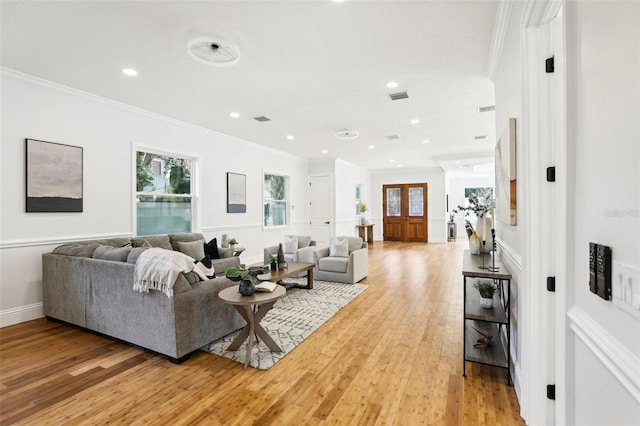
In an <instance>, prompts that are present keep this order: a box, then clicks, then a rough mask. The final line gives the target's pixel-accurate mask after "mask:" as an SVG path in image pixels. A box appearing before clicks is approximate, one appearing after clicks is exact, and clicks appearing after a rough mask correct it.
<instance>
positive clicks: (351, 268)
mask: <svg viewBox="0 0 640 426" xmlns="http://www.w3.org/2000/svg"><path fill="white" fill-rule="evenodd" d="M298 260H299V261H300V262H311V263H315V264H316V267H315V268H314V269H313V277H314V279H317V280H321V281H334V282H339V283H346V284H353V283H357V282H358V281H360V280H362V279H364V278H365V277H366V276H367V275H369V245H368V244H367V243H366V242H363V241H362V238H360V237H348V236H342V237H334V238H333V239H332V240H331V245H330V246H329V247H321V248H317V249H314V250H305V251H303V252H301V253H300V256H299V259H298Z"/></svg>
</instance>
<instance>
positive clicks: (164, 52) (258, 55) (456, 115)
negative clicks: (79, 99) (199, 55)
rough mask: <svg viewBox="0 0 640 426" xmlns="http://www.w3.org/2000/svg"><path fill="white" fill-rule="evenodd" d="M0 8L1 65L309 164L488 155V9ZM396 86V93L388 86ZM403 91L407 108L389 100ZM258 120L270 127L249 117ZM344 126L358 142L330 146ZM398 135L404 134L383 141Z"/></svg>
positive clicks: (325, 4)
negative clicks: (199, 45)
mask: <svg viewBox="0 0 640 426" xmlns="http://www.w3.org/2000/svg"><path fill="white" fill-rule="evenodd" d="M1 8H2V9H1V25H2V29H1V31H2V33H1V36H2V39H1V43H2V46H1V47H2V52H1V54H2V56H1V61H2V66H3V67H6V68H10V69H13V70H17V71H20V72H24V73H27V74H31V75H34V76H37V77H41V78H44V79H46V80H50V81H53V82H56V83H60V84H63V85H67V86H70V87H73V88H77V89H80V90H84V91H87V92H90V93H95V94H97V95H100V96H104V97H106V98H110V99H113V100H116V101H120V102H123V103H126V104H130V105H134V106H137V107H140V108H143V109H146V110H149V111H152V112H155V113H159V114H162V115H166V116H168V117H172V118H176V119H179V120H182V121H185V122H188V123H192V124H195V125H198V126H202V127H205V128H208V129H212V130H216V131H219V132H222V133H226V134H229V135H233V136H236V137H239V138H242V139H246V140H248V141H251V142H254V143H257V144H261V145H265V146H269V147H271V148H274V149H277V150H281V151H286V152H289V153H292V154H294V155H297V156H300V157H304V158H308V159H311V160H313V159H322V158H341V159H343V160H346V161H348V162H351V163H354V164H358V165H360V166H363V167H366V168H368V169H370V170H381V169H390V168H397V167H398V165H399V164H401V165H402V166H403V167H404V168H410V169H414V168H430V167H438V166H440V167H443V168H445V169H454V168H456V167H460V165H461V164H476V163H481V162H482V161H485V160H486V159H487V158H490V157H492V152H493V147H494V144H495V130H494V113H493V112H488V113H479V112H478V107H484V106H489V105H493V104H494V91H493V84H492V82H491V81H490V80H489V79H488V78H487V74H488V68H489V63H488V61H489V50H490V46H491V38H492V34H493V26H494V20H495V15H496V11H497V2H494V1H344V2H339V3H338V2H333V1H329V0H327V1H224V2H223V1H208V2H207V1H204V2H190V1H144V2H143V1H137V2H126V1H106V2H105V1H102V2H98V1H64V2H62V1H46V2H35V1H28V2H27V1H17V2H12V1H5V0H3V1H2V3H1ZM199 36H217V37H221V38H223V39H226V40H229V41H231V42H233V43H235V44H236V45H238V46H239V48H240V52H241V57H240V61H239V63H238V64H237V65H235V66H232V67H228V68H213V67H209V66H206V65H203V64H201V63H198V62H196V61H194V60H193V59H192V58H191V57H190V56H189V55H188V54H187V50H186V45H187V43H188V42H189V40H191V39H193V38H195V37H199ZM124 67H131V68H134V69H136V70H137V71H138V73H139V74H138V76H137V77H135V78H131V77H126V76H124V75H123V74H122V72H121V70H122V68H124ZM391 80H393V81H397V82H398V83H399V84H400V85H399V86H398V87H397V88H396V89H388V88H387V87H386V86H385V84H386V83H387V82H388V81H391ZM399 91H407V92H408V93H409V99H404V100H398V101H391V100H390V99H389V96H388V95H389V94H390V93H394V92H399ZM231 111H237V112H238V113H239V114H240V117H239V118H231V117H230V116H229V113H230V112H231ZM260 115H265V116H267V117H269V118H271V119H272V121H270V122H266V123H259V122H257V121H255V120H253V119H252V117H255V116H260ZM414 118H417V119H419V120H420V123H419V124H411V123H410V120H412V119H414ZM342 129H350V130H354V131H358V132H360V137H359V138H357V139H352V140H338V139H336V138H335V137H334V134H335V133H336V132H337V131H339V130H342ZM393 134H397V135H399V136H400V138H399V139H397V140H388V139H387V138H386V136H388V135H393ZM287 135H294V136H295V139H294V140H288V139H287V138H286V136H287ZM477 135H486V136H487V138H486V139H485V140H484V141H480V142H478V141H475V140H474V136H477ZM425 139H428V140H429V141H430V143H428V144H424V143H423V140H425ZM369 145H374V146H375V148H374V149H369ZM322 150H327V153H322ZM391 159H393V160H394V162H391V161H390V160H391ZM480 159H482V160H480ZM458 161H459V162H460V163H458Z"/></svg>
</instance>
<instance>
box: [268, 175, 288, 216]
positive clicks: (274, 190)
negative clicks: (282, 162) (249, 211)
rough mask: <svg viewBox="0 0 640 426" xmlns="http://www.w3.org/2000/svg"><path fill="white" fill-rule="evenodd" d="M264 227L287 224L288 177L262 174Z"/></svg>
mask: <svg viewBox="0 0 640 426" xmlns="http://www.w3.org/2000/svg"><path fill="white" fill-rule="evenodd" d="M263 205H264V209H263V212H264V222H263V224H264V227H265V228H271V227H275V226H286V225H288V224H289V213H288V212H289V176H284V175H277V174H272V173H264V179H263Z"/></svg>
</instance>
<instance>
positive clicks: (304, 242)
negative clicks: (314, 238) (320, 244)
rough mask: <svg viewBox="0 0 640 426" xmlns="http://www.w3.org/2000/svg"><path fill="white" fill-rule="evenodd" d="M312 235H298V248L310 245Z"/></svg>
mask: <svg viewBox="0 0 640 426" xmlns="http://www.w3.org/2000/svg"><path fill="white" fill-rule="evenodd" d="M309 244H311V235H298V248H302V247H309Z"/></svg>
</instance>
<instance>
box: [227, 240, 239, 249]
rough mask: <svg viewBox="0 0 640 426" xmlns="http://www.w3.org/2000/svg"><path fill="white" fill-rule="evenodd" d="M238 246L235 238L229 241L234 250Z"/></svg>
mask: <svg viewBox="0 0 640 426" xmlns="http://www.w3.org/2000/svg"><path fill="white" fill-rule="evenodd" d="M236 244H238V240H236V239H235V238H231V239H230V240H229V247H231V248H233V247H234V246H235V245H236Z"/></svg>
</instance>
